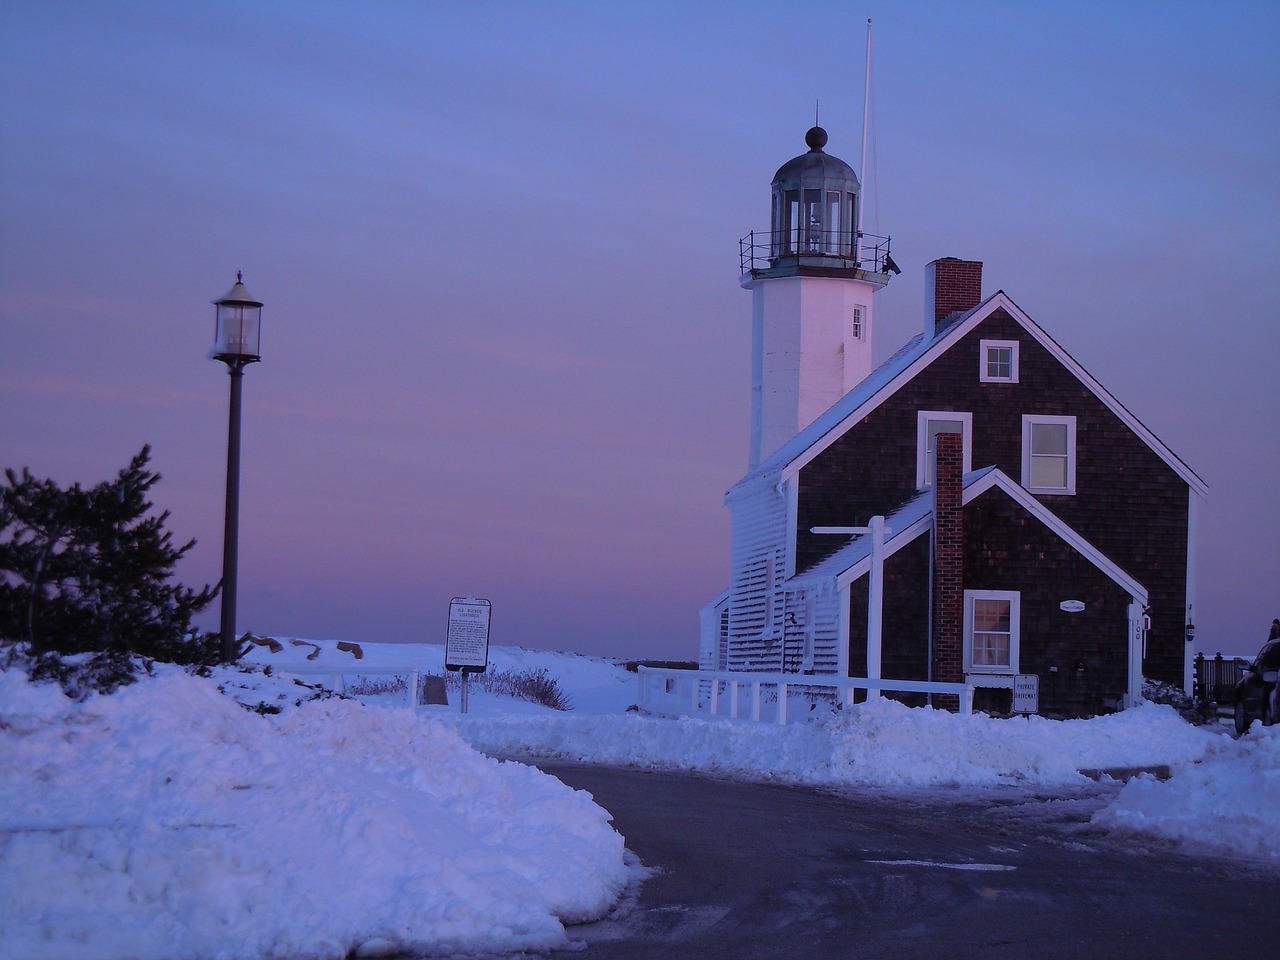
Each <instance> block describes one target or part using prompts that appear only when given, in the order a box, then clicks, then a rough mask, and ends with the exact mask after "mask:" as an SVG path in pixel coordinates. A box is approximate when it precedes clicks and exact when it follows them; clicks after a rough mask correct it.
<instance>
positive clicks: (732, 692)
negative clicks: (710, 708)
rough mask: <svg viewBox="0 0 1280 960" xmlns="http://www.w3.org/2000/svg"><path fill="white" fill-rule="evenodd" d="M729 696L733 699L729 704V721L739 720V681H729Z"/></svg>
mask: <svg viewBox="0 0 1280 960" xmlns="http://www.w3.org/2000/svg"><path fill="white" fill-rule="evenodd" d="M729 696H730V697H732V698H733V699H732V700H731V701H730V703H729V719H730V720H737V719H738V681H737V680H730V681H729Z"/></svg>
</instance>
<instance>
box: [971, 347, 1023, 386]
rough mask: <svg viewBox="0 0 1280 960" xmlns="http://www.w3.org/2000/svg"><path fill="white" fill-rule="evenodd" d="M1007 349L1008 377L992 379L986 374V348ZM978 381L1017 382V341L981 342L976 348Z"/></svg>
mask: <svg viewBox="0 0 1280 960" xmlns="http://www.w3.org/2000/svg"><path fill="white" fill-rule="evenodd" d="M988 347H1008V348H1009V376H1007V377H993V376H990V375H989V374H988V372H987V348H988ZM978 380H979V382H981V383H1017V382H1018V341H1017V340H982V341H980V343H979V346H978Z"/></svg>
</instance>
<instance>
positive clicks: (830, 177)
mask: <svg viewBox="0 0 1280 960" xmlns="http://www.w3.org/2000/svg"><path fill="white" fill-rule="evenodd" d="M804 142H805V145H806V146H808V148H809V150H808V152H807V153H802V154H800V156H798V157H793V158H792V159H790V160H788V161H787V162H786V163H784V164H783V165H782V166H780V167H779V168H778V172H777V173H775V174H774V175H773V183H774V185H775V186H776V185H778V184H781V183H784V182H795V183H799V182H800V181H802V180H803V181H804V182H805V183H806V184H808V183H812V182H815V181H825V182H832V183H836V182H838V183H840V185H841V189H847V187H848V186H849V185H852V188H853V191H854V192H855V193H856V192H857V191H858V189H859V186H860V184H859V183H858V175H857V174H856V173H854V172H853V167H851V166H849V164H847V163H845V162H844V161H843V160H841V159H840V158H839V157H836V156H832V155H831V154H829V153H827V152H825V151H824V150H823V149H822V148H823V147H825V146H826V145H827V131H826V130H824V129H822V127H810V128H809V132H808V133H806V134H805V135H804Z"/></svg>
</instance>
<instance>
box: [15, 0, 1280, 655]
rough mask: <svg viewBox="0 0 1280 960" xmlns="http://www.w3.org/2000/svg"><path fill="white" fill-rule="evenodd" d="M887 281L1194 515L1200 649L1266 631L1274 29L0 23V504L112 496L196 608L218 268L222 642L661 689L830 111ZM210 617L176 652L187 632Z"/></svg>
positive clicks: (678, 20)
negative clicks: (801, 194) (426, 650)
mask: <svg viewBox="0 0 1280 960" xmlns="http://www.w3.org/2000/svg"><path fill="white" fill-rule="evenodd" d="M867 17H871V18H873V20H874V22H875V50H874V64H873V70H874V81H873V86H872V93H873V97H872V103H873V107H872V113H871V117H872V121H873V122H872V130H873V137H872V140H871V145H870V146H871V148H870V149H869V152H868V164H867V167H868V169H867V170H866V171H861V170H860V171H859V173H860V175H862V177H863V180H864V182H865V183H866V189H867V198H868V219H867V223H866V228H867V230H868V231H869V232H872V233H878V234H888V235H891V236H892V237H893V254H894V259H895V260H896V261H897V262H898V263H899V264H900V265H901V267H902V268H903V273H902V275H901V276H899V277H895V278H894V279H893V281H892V282H891V283H890V284H889V286H888V287H887V288H886V289H885V290H884V291H883V292H882V293H881V294H879V295H878V300H877V308H876V311H877V312H876V323H877V328H876V330H875V332H874V336H875V344H876V353H877V355H878V357H880V358H884V357H887V356H888V355H889V354H891V353H892V352H893V351H894V350H895V349H896V348H897V347H898V346H900V345H901V344H902V343H903V342H904V341H905V340H906V339H908V338H909V337H910V336H912V335H914V333H915V332H916V331H917V329H918V328H919V326H920V316H921V314H922V310H923V307H922V302H921V301H922V286H923V266H924V264H925V263H927V262H928V261H930V260H933V259H935V258H937V257H941V256H959V257H964V258H971V259H979V260H982V261H984V263H985V272H984V293H987V294H989V293H992V292H994V291H995V290H997V289H1003V290H1004V291H1005V292H1006V293H1008V294H1009V295H1010V296H1011V297H1012V298H1013V299H1014V300H1015V301H1016V302H1017V303H1018V304H1019V305H1020V306H1021V307H1022V308H1023V309H1024V310H1026V311H1027V312H1028V313H1029V314H1030V315H1031V316H1032V317H1033V318H1034V319H1035V320H1036V321H1037V322H1038V323H1039V324H1040V325H1041V326H1043V327H1044V328H1045V329H1047V330H1048V331H1049V332H1050V334H1051V335H1052V336H1054V337H1055V339H1057V340H1058V341H1059V342H1060V343H1061V344H1062V345H1063V346H1064V347H1065V348H1066V349H1067V350H1068V351H1069V352H1070V353H1071V354H1072V355H1073V356H1074V357H1075V358H1076V359H1077V360H1079V361H1080V362H1081V363H1082V364H1083V365H1084V366H1085V367H1086V368H1087V369H1088V370H1089V371H1090V372H1091V373H1093V374H1094V375H1095V376H1096V377H1098V378H1099V379H1100V380H1101V381H1102V382H1103V383H1104V384H1105V385H1107V386H1108V388H1110V389H1111V390H1112V392H1113V393H1115V394H1116V396H1117V397H1118V398H1119V399H1120V400H1121V402H1123V403H1124V404H1125V405H1126V406H1127V407H1128V408H1129V409H1130V410H1132V411H1133V412H1134V413H1135V414H1136V415H1137V416H1138V417H1139V418H1140V419H1142V420H1143V421H1144V422H1145V423H1146V424H1147V425H1148V426H1149V427H1151V428H1152V429H1153V430H1154V431H1155V433H1156V434H1157V435H1158V436H1160V437H1161V439H1163V440H1164V441H1165V442H1166V443H1167V444H1168V445H1169V446H1170V447H1171V448H1172V449H1173V450H1174V451H1175V452H1176V453H1178V454H1179V455H1180V456H1181V457H1182V458H1183V459H1184V460H1186V461H1187V463H1188V464H1190V466H1191V467H1192V468H1193V469H1195V470H1196V471H1197V472H1198V473H1199V474H1200V475H1201V476H1202V477H1203V478H1204V479H1205V480H1206V481H1207V483H1208V484H1209V487H1210V499H1209V501H1208V503H1207V504H1206V506H1205V508H1204V510H1203V511H1202V515H1201V524H1200V530H1199V537H1200V550H1199V565H1200V605H1199V607H1200V609H1199V611H1198V614H1197V620H1198V627H1199V632H1200V637H1201V644H1202V645H1203V646H1204V647H1205V648H1206V649H1207V650H1209V652H1213V651H1214V650H1217V649H1221V650H1223V651H1224V652H1228V653H1235V652H1248V651H1249V650H1251V649H1252V648H1254V647H1256V646H1257V645H1258V642H1259V641H1260V640H1261V639H1262V637H1263V635H1264V634H1265V630H1266V627H1267V624H1268V623H1269V622H1270V620H1271V618H1272V617H1274V616H1277V615H1280V591H1278V590H1277V581H1278V580H1280V577H1278V576H1277V574H1280V507H1277V497H1276V495H1275V493H1274V488H1275V485H1276V484H1277V482H1280V441H1278V440H1277V437H1280V416H1278V414H1277V409H1280V386H1278V383H1280V378H1278V377H1277V372H1276V366H1277V362H1276V361H1277V359H1278V358H1280V349H1277V347H1278V346H1280V334H1277V328H1276V321H1275V318H1276V315H1277V307H1278V305H1280V270H1277V268H1276V262H1277V253H1280V230H1278V228H1277V224H1280V191H1278V190H1277V186H1276V183H1277V174H1280V63H1278V62H1277V58H1276V57H1275V55H1274V51H1275V47H1276V41H1277V39H1278V38H1280V12H1278V11H1277V8H1276V7H1275V5H1273V4H1267V3H1214V4H1208V3H1123V4H1114V3H1110V4H1102V3H1083V4H1072V5H1061V6H1060V7H1059V6H1051V5H1042V4H1031V3H976V4H970V3H965V4H946V3H910V2H906V3H904V2H896V3H893V4H877V3H870V4H867V5H866V6H865V7H858V6H856V5H849V4H847V3H835V2H832V3H824V2H812V3H795V4H789V5H787V6H786V7H785V8H782V7H779V6H778V5H777V4H766V3H750V2H748V3H732V4H730V3H689V4H675V3H669V4H668V3H648V4H639V3H637V4H626V3H619V4H596V3H535V4H529V3H525V4H515V3H476V4H468V5H465V6H464V5H459V4H444V3H438V4H437V3H390V2H385V3H368V4H359V5H357V4H339V3H321V2H309V3H271V2H266V3H262V2H256V3H240V2H222V3H218V2H214V3H204V4H199V5H179V4H169V3H129V2H117V3H94V4H88V3H83V4H82V3H69V2H61V3H53V4H50V3H47V2H39V3H37V2H24V0H10V2H8V3H6V4H5V5H4V6H3V8H0V61H2V62H0V121H2V122H3V129H4V131H5V133H4V141H5V142H4V146H3V148H0V406H2V407H3V410H4V415H3V417H0V466H14V467H18V466H28V467H30V468H31V469H32V471H33V472H35V473H37V474H41V475H47V476H53V477H55V478H58V479H59V480H62V481H64V482H69V481H71V480H81V481H83V482H95V481H97V480H99V479H103V478H106V477H108V476H110V475H112V474H113V473H114V472H115V471H116V470H118V469H119V468H120V467H122V466H123V465H124V464H125V463H126V462H127V460H128V458H129V456H130V455H131V454H133V453H134V452H136V451H137V449H138V448H139V447H141V446H142V444H143V443H144V442H149V443H151V444H152V447H153V463H154V465H155V466H156V467H157V469H159V470H160V472H161V473H162V474H163V475H164V481H163V482H162V483H161V484H160V485H159V487H157V488H156V491H155V494H156V500H157V502H158V503H159V504H160V505H162V506H164V507H167V508H168V509H170V510H171V512H172V516H171V519H170V526H171V528H172V529H173V530H174V532H175V535H176V536H177V537H179V538H183V539H185V538H188V537H193V536H194V537H196V538H197V540H198V541H199V542H198V545H197V547H196V548H195V550H194V551H193V552H192V554H191V555H190V556H189V558H188V559H187V560H186V561H184V565H183V567H182V569H181V570H180V576H181V577H182V579H184V580H186V581H187V582H192V583H203V582H206V581H216V580H217V578H218V576H219V575H220V566H221V523H222V506H223V482H224V474H223V471H224V463H225V460H224V458H225V442H226V405H227V396H226V391H227V377H226V374H225V372H224V368H223V367H222V365H221V364H217V363H215V362H212V361H209V360H207V359H206V358H205V354H206V352H207V350H208V348H209V346H210V345H211V343H212V335H213V308H212V306H210V301H212V300H213V299H215V298H217V297H219V296H221V295H222V294H223V293H225V292H226V290H227V289H228V288H229V286H230V284H231V282H232V281H233V279H234V276H235V271H236V270H243V271H244V277H245V282H246V285H247V286H248V288H249V290H250V291H251V292H252V293H253V294H254V295H255V296H257V297H258V298H259V299H261V300H263V301H265V303H266V308H265V310H264V320H263V327H264V332H263V340H262V343H263V347H262V349H263V362H262V363H261V364H259V365H256V366H253V367H251V368H250V369H249V371H248V373H247V374H246V380H245V417H244V452H243V485H242V509H241V545H240V558H241V559H240V563H241V578H240V612H239V618H238V624H239V627H240V629H241V630H245V629H252V630H254V631H256V632H265V633H279V634H287V635H300V636H317V637H320V636H324V637H339V638H344V639H355V640H360V639H364V640H426V641H437V640H439V639H440V635H441V634H442V632H443V630H444V627H445V625H446V620H447V608H448V601H449V598H450V597H452V596H457V595H465V594H468V593H473V594H476V595H479V596H487V597H489V598H490V599H491V600H492V602H493V609H494V614H493V631H494V632H493V638H494V641H495V642H499V643H517V644H526V645H529V646H540V647H552V648H564V649H575V650H581V651H584V652H592V653H606V654H618V655H645V656H669V657H691V656H693V655H694V651H695V650H696V632H697V610H698V608H699V607H700V606H701V605H702V604H703V603H705V602H706V601H707V600H709V599H710V598H711V597H712V596H714V595H715V594H716V593H717V592H718V591H719V590H720V589H721V588H722V587H723V586H724V584H725V582H726V580H727V574H728V513H727V511H726V510H724V509H723V507H722V506H721V497H722V495H723V493H724V491H725V490H726V489H727V488H728V487H729V486H730V485H731V484H732V483H733V482H734V481H735V480H736V479H738V477H739V476H740V475H741V474H742V472H743V471H744V469H745V466H746V454H747V440H748V436H747V431H748V412H749V411H748V400H749V335H750V334H749V325H750V297H749V295H748V294H746V293H745V292H743V291H742V290H741V289H740V288H739V286H738V282H737V275H738V262H737V240H738V238H739V237H740V236H742V235H743V234H745V233H746V232H747V231H748V230H750V229H762V228H766V227H767V223H768V199H769V181H770V179H771V177H772V175H773V172H774V170H776V169H777V167H778V166H779V165H780V164H781V163H783V162H784V161H785V160H787V159H789V158H790V157H791V156H793V155H795V154H797V153H800V152H802V150H803V149H804V145H803V135H804V131H805V129H806V128H807V127H808V126H809V125H810V124H811V123H812V120H813V116H814V110H815V102H816V103H817V110H818V113H819V116H820V119H821V122H822V124H823V126H825V127H826V128H827V130H828V131H829V133H830V142H829V144H828V150H829V152H832V153H835V154H836V155H838V156H841V157H843V158H844V159H845V160H847V161H849V162H850V163H852V164H853V165H854V166H855V167H858V166H859V165H860V158H859V152H860V128H861V121H862V77H863V67H864V65H863V49H864V44H865V21H866V18H867ZM216 617H217V614H216V611H211V613H210V615H209V616H208V617H207V618H206V619H207V624H206V625H208V626H210V627H213V626H216Z"/></svg>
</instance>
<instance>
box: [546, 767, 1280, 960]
mask: <svg viewBox="0 0 1280 960" xmlns="http://www.w3.org/2000/svg"><path fill="white" fill-rule="evenodd" d="M538 766H540V767H541V768H542V769H544V770H546V771H547V772H549V773H552V774H554V775H555V776H557V777H559V778H560V779H561V780H564V781H565V782H566V783H568V784H570V785H572V786H574V787H577V788H580V789H584V790H588V791H590V792H591V793H592V794H593V795H594V797H595V798H596V801H597V802H598V803H600V804H601V805H602V806H604V807H605V808H606V809H607V810H609V811H610V812H611V813H612V814H613V818H614V825H615V826H616V827H617V829H618V830H619V831H620V832H621V833H622V834H623V836H625V837H626V840H627V846H628V848H629V849H630V850H632V851H633V852H634V853H635V854H636V855H637V856H638V857H639V858H640V860H641V861H642V862H643V863H644V864H645V865H646V866H648V867H653V868H656V869H657V870H659V871H660V872H659V873H658V874H657V875H656V876H653V877H651V878H650V879H648V880H647V881H645V882H644V883H643V884H642V885H641V886H640V887H639V890H638V893H637V894H636V896H635V897H634V898H633V899H632V901H631V902H630V903H627V904H624V905H623V907H622V908H621V909H620V910H619V911H617V914H616V915H615V916H614V917H611V918H609V919H606V920H604V921H601V922H599V923H595V924H588V925H584V926H581V927H576V928H573V929H572V930H571V931H570V935H571V937H572V938H574V939H575V940H578V941H582V942H584V943H585V946H584V947H583V949H582V950H581V952H574V953H562V954H557V955H556V956H557V957H560V958H563V960H569V958H589V960H595V958H608V960H640V958H645V960H650V958H662V960H668V958H682V960H683V958H689V960H704V958H705V960H712V958H733V960H755V958H761V960H775V958H788V960H808V958H840V960H857V958H863V957H866V958H872V957H874V958H878V960H882V958H889V960H891V958H917V957H918V958H929V960H934V958H938V957H942V958H983V960H986V958H993V957H1008V958H1013V960H1024V958H1045V960H1053V958H1063V960H1107V958H1113V957H1114V958H1124V960H1132V958H1133V957H1142V958H1144V960H1158V958H1183V957H1203V958H1212V960H1218V958H1222V960H1232V958H1235V957H1243V956H1250V957H1260V956H1266V955H1269V954H1268V950H1269V949H1270V947H1269V945H1270V944H1274V937H1275V929H1276V928H1275V922H1276V921H1275V909H1276V904H1278V903H1280V865H1276V864H1257V863H1254V864H1248V863H1240V862H1236V863H1221V862H1217V861H1215V860H1210V859H1196V858H1192V857H1188V856H1185V855H1181V854H1176V853H1173V852H1171V851H1169V850H1167V849H1163V848H1161V847H1160V845H1159V844H1153V845H1134V844H1124V843H1120V842H1117V841H1115V840H1112V839H1110V838H1108V837H1106V836H1105V835H1101V834H1098V833H1096V832H1093V831H1090V830H1089V829H1088V827H1087V825H1086V824H1087V820H1088V817H1089V815H1090V813H1091V812H1092V811H1093V810H1094V809H1096V808H1097V806H1098V805H1099V804H1101V803H1102V802H1103V801H1104V800H1105V799H1106V797H1107V796H1108V795H1109V794H1108V788H1105V787H1090V788H1086V789H1082V790H1080V791H1076V792H1070V793H1067V794H1059V795H1057V796H1056V797H1050V796H1047V795H1037V794H1035V793H1032V792H1030V791H1015V790H1005V791H974V790H965V791H957V792H953V793H951V795H950V796H947V794H946V793H943V794H941V795H939V794H938V793H937V792H931V793H925V792H914V793H908V794H901V795H899V794H890V793H886V792H884V791H850V792H847V793H844V794H842V795H835V794H831V793H826V792H822V791H818V790H812V789H803V788H791V787H780V786H768V785H757V784H742V783H730V782H725V781H718V780H714V779H708V778H704V777H697V776H690V775H682V774H661V773H647V772H638V771H630V770H620V769H614V768H607V767H594V766H587V765H580V764H566V763H558V762H555V763H552V762H540V763H539V764H538ZM1110 789H1114V788H1110ZM1250 941H1251V942H1252V944H1253V946H1252V947H1249V948H1245V949H1242V948H1241V944H1242V942H1250Z"/></svg>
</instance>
